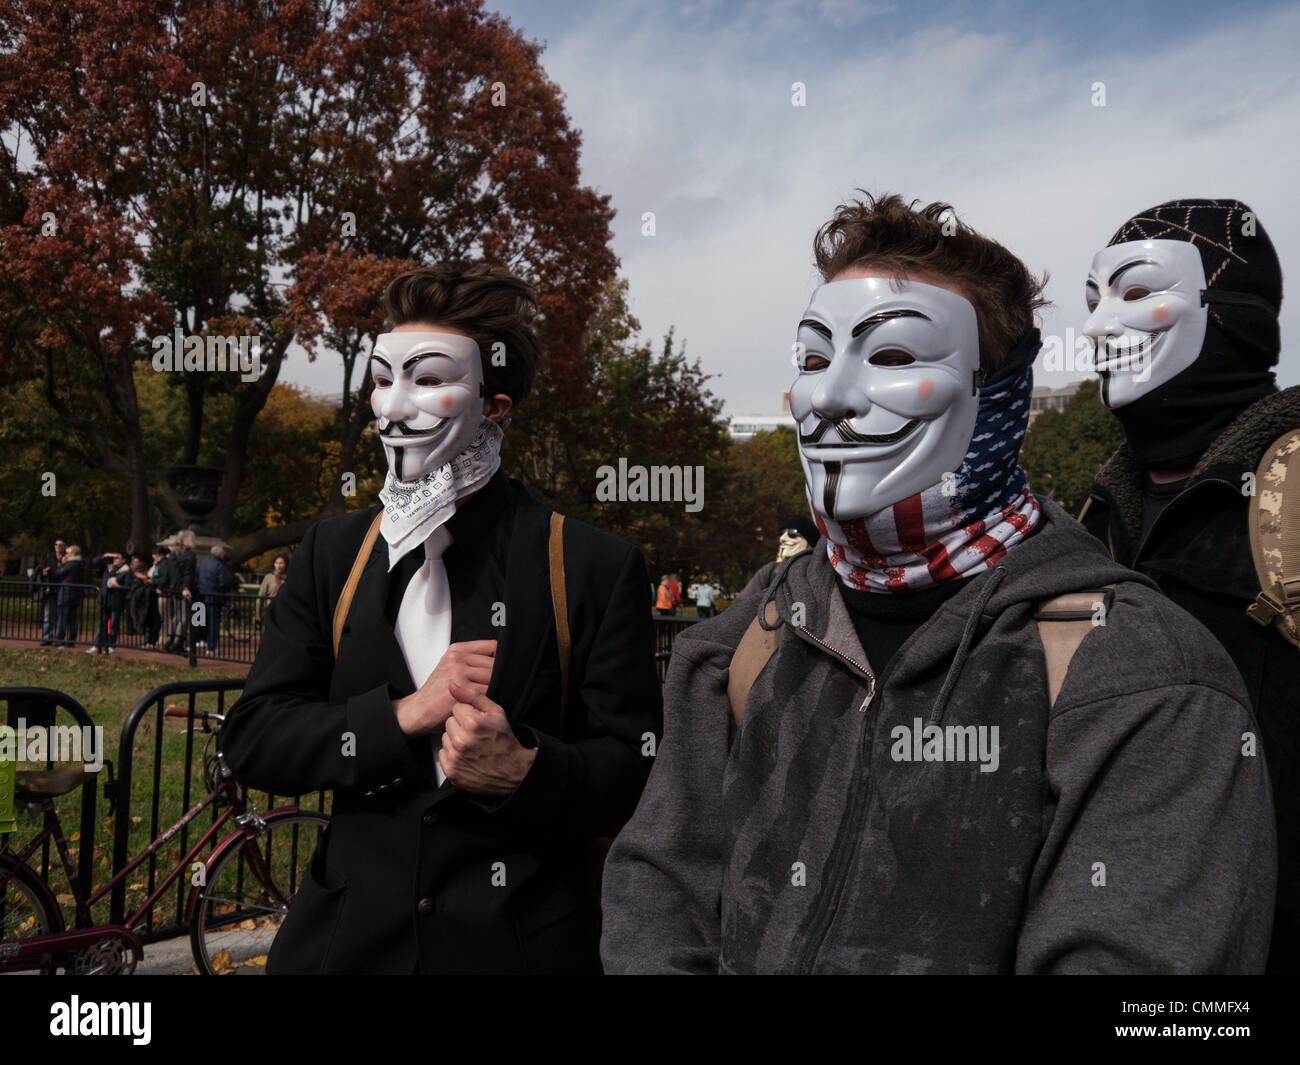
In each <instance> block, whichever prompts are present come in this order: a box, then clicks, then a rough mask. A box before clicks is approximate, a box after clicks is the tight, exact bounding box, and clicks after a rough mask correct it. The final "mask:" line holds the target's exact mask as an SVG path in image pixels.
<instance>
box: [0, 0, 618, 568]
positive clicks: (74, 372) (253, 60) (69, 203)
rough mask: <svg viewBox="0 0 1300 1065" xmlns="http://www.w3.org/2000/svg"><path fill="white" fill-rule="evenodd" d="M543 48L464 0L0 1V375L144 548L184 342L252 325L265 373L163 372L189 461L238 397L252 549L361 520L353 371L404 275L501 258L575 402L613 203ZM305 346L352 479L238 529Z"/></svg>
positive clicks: (226, 485)
mask: <svg viewBox="0 0 1300 1065" xmlns="http://www.w3.org/2000/svg"><path fill="white" fill-rule="evenodd" d="M539 54H540V46H538V45H537V44H534V43H531V42H528V41H525V40H524V39H523V38H522V37H521V36H520V35H519V34H518V33H517V32H516V31H514V30H513V29H511V27H510V26H509V25H508V24H507V22H506V21H505V20H504V19H501V18H500V17H498V16H495V15H492V14H489V13H486V12H485V11H484V10H483V7H482V5H481V3H476V2H473V0H351V2H347V0H344V2H338V3H330V2H325V0H283V2H280V3H272V2H268V0H242V2H240V0H225V2H222V0H218V2H213V3H203V4H196V3H185V2H176V0H114V2H112V3H103V2H102V0H67V2H63V3H59V4H49V3H47V2H42V0H0V368H2V372H3V374H4V376H5V378H6V379H7V380H9V381H16V380H31V379H35V380H36V381H37V382H38V384H39V387H40V392H41V394H42V395H43V397H44V401H45V402H46V403H47V404H48V405H49V407H50V412H51V416H52V417H54V418H56V419H58V420H59V422H60V424H61V425H63V426H64V427H65V428H66V431H67V432H68V433H69V434H74V435H75V436H76V438H77V440H78V442H79V444H80V446H82V447H84V448H87V449H89V450H90V451H91V453H93V454H95V455H97V456H98V457H99V459H100V461H101V462H102V463H103V465H104V467H105V468H106V469H107V470H109V471H110V472H112V473H113V474H114V475H115V476H116V477H118V478H119V479H120V480H121V481H123V482H124V483H125V485H126V486H127V489H128V491H129V492H130V498H131V512H132V519H131V539H132V541H133V543H134V545H136V546H142V545H144V544H147V543H148V542H149V541H150V540H151V539H152V538H153V535H154V530H155V528H160V527H167V526H170V527H175V526H176V525H178V524H180V523H181V521H182V520H183V512H182V511H181V508H180V506H179V504H178V502H177V499H176V495H175V492H174V490H173V489H172V487H171V485H170V484H169V483H168V480H167V476H166V475H167V470H165V469H160V468H154V467H152V466H151V464H150V463H149V462H148V461H147V460H146V455H145V451H146V449H145V447H144V442H143V440H142V437H141V433H142V430H141V419H140V409H139V400H138V396H137V394H136V389H135V383H134V378H133V368H134V367H135V366H136V365H137V364H140V363H148V362H150V360H151V358H152V355H153V352H154V350H155V349H154V346H153V344H152V338H154V337H163V336H166V337H170V336H171V335H173V332H174V330H175V329H177V328H180V329H181V330H183V332H184V333H185V334H187V335H205V334H207V335H213V336H218V335H221V336H224V335H237V334H238V335H258V336H260V337H261V361H262V364H263V366H264V367H265V369H264V371H263V372H262V374H261V376H260V377H259V378H258V379H257V380H255V381H247V382H245V381H241V380H240V378H239V375H237V374H232V373H228V372H227V373H221V372H219V371H218V372H205V373H181V374H168V375H167V376H168V378H169V385H170V387H175V388H178V389H182V390H184V393H185V397H186V404H185V409H186V411H187V412H188V424H187V431H186V433H185V445H184V447H183V449H182V451H181V453H180V454H178V455H177V456H176V459H177V461H178V462H179V463H181V464H192V463H194V462H195V461H196V458H197V456H198V454H199V450H200V444H201V442H202V440H203V434H204V429H205V426H204V403H205V400H207V399H208V398H210V397H211V396H213V395H215V394H217V393H228V394H229V395H230V396H231V399H232V402H233V407H234V416H233V418H232V419H230V421H229V429H228V436H227V439H226V441H225V447H224V454H225V473H224V476H223V479H222V482H221V487H220V493H219V497H218V501H217V506H216V509H215V510H214V511H213V513H212V515H211V516H210V518H209V519H208V524H209V526H210V527H211V528H213V530H214V531H216V532H217V533H219V534H223V535H225V536H226V537H227V538H228V539H229V540H230V542H231V544H232V547H233V549H234V555H235V557H236V558H244V557H248V556H250V555H254V554H258V553H261V552H263V551H266V550H268V549H270V548H272V547H276V546H280V545H283V544H287V543H291V542H294V541H296V540H297V539H299V538H300V537H301V535H302V533H303V532H304V531H305V530H306V528H307V527H308V526H309V525H310V524H311V523H312V522H313V521H315V520H318V519H319V518H320V517H321V516H324V515H325V514H329V513H338V512H341V511H343V510H344V509H346V508H347V507H348V505H349V500H347V499H345V497H344V494H343V490H342V485H343V479H342V476H341V475H342V474H343V473H345V472H347V471H350V470H352V469H353V468H354V459H355V455H356V448H357V445H358V443H359V441H360V438H361V431H362V429H363V428H364V426H365V424H366V422H367V421H368V420H369V418H370V417H371V414H370V410H369V402H368V389H369V384H368V382H367V383H366V384H364V385H362V386H361V387H360V389H359V390H354V389H352V387H351V383H352V379H353V370H354V369H355V368H356V363H357V360H358V358H359V357H362V356H364V354H365V353H366V352H367V351H368V347H369V343H370V341H371V340H372V339H373V337H374V336H375V335H376V334H377V333H379V332H381V331H382V328H383V323H382V316H381V313H380V310H379V304H380V300H379V296H380V294H381V292H382V290H383V287H384V285H385V284H386V283H387V282H388V281H389V280H390V279H391V278H392V277H394V276H395V275H396V274H398V273H400V272H402V271H403V270H405V269H410V268H413V267H416V266H420V265H426V264H429V263H432V262H438V261H452V262H468V261H470V260H474V259H485V260H487V261H490V262H494V263H499V264H502V265H505V266H507V267H509V268H510V269H512V270H513V271H514V272H515V273H517V274H518V275H520V276H522V277H524V278H526V279H527V280H529V281H530V282H531V283H532V284H533V285H534V286H535V287H536V289H537V292H538V294H539V299H540V304H541V307H542V310H543V314H544V321H543V323H542V333H543V340H544V343H545V345H546V348H547V351H548V352H549V354H550V358H551V361H552V366H553V368H554V370H555V371H558V372H554V373H553V376H552V381H553V387H554V388H555V389H556V390H557V391H558V392H559V394H561V395H565V396H567V398H568V399H569V400H570V401H571V402H580V401H581V396H582V389H583V387H584V385H583V383H582V381H581V377H580V375H578V374H576V373H572V374H566V373H565V372H564V371H565V369H566V368H568V369H575V368H576V367H577V366H578V364H579V363H580V362H581V359H582V353H583V334H584V329H585V327H586V323H587V320H588V318H589V317H590V316H591V314H592V312H593V310H594V309H595V307H596V306H597V303H598V301H599V299H600V296H601V293H602V291H603V290H604V289H605V286H606V285H607V283H608V282H609V280H610V279H611V278H612V276H613V273H614V269H615V267H616V265H617V263H616V260H615V258H614V256H613V254H612V252H611V251H610V250H609V247H608V243H609V236H610V233H609V223H610V220H611V218H612V214H613V212H612V210H611V208H610V206H609V204H608V197H604V196H598V195H596V194H595V193H594V192H593V191H592V190H590V189H588V188H584V187H583V186H582V185H581V184H580V179H579V172H578V158H579V147H580V139H579V136H578V133H577V132H576V131H574V130H572V129H570V128H569V124H568V118H567V116H566V115H565V112H564V108H563V97H562V95H561V93H560V91H559V89H558V88H557V87H556V86H555V85H554V84H553V83H552V82H550V81H549V80H548V78H547V77H546V75H545V73H544V72H543V70H542V68H541V66H540V63H539ZM298 345H300V346H301V349H302V350H304V351H305V352H306V353H307V355H308V357H315V352H316V351H317V350H318V348H319V347H320V346H321V345H324V346H326V347H327V348H328V349H330V350H331V351H332V352H334V353H336V354H337V355H338V356H341V365H340V385H341V392H342V393H343V396H344V399H343V404H342V408H341V410H340V411H339V414H338V417H339V435H340V440H341V446H340V448H339V449H338V453H337V459H336V466H337V470H336V476H335V478H334V483H335V486H336V487H335V490H334V493H333V496H332V497H331V499H330V500H329V502H328V504H327V505H326V507H325V508H324V509H323V510H322V511H321V513H319V514H315V515H312V516H310V517H303V518H300V519H295V520H292V521H289V522H287V523H285V524H282V525H278V526H275V527H272V528H264V529H259V530H254V531H250V532H245V531H244V530H241V529H238V528H236V527H235V512H236V506H237V504H238V501H239V495H240V489H241V485H242V484H243V483H244V479H245V472H246V470H247V469H248V467H249V464H250V463H252V462H274V461H276V456H274V455H263V454H255V453H253V452H252V451H251V450H250V440H252V439H254V436H253V433H252V430H253V426H254V423H255V421H256V419H257V417H258V415H259V414H260V413H261V412H262V410H263V408H264V407H265V405H266V403H267V400H268V397H269V395H270V393H271V389H272V388H273V386H274V385H275V383H276V381H277V380H278V379H279V376H280V372H281V370H282V368H283V366H284V361H285V359H286V357H287V356H289V355H290V351H291V347H294V352H295V354H294V356H293V357H302V356H301V355H300V354H298V350H299V349H298V347H297V346H298ZM56 459H57V456H56ZM55 468H56V469H57V461H56V462H55ZM33 476H34V477H35V476H39V474H38V472H37V471H33ZM369 502H370V501H369V500H362V499H357V500H354V501H351V505H353V506H359V505H363V504H368V503H369ZM240 533H244V534H243V535H239V534H240Z"/></svg>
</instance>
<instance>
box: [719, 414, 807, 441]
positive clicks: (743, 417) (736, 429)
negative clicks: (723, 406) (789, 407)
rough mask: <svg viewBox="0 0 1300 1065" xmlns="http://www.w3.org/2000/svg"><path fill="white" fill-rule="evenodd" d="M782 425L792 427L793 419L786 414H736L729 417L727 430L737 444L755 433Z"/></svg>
mask: <svg viewBox="0 0 1300 1065" xmlns="http://www.w3.org/2000/svg"><path fill="white" fill-rule="evenodd" d="M783 425H784V426H785V427H786V428H787V429H793V428H794V419H793V418H791V417H790V415H788V414H737V415H735V416H734V417H733V418H732V419H731V424H730V426H729V427H728V431H729V432H730V433H731V439H732V440H734V441H735V442H736V443H737V444H743V443H744V442H745V441H746V440H749V439H751V438H752V437H753V436H754V434H755V433H761V432H763V431H765V430H771V429H779V428H780V427H781V426H783Z"/></svg>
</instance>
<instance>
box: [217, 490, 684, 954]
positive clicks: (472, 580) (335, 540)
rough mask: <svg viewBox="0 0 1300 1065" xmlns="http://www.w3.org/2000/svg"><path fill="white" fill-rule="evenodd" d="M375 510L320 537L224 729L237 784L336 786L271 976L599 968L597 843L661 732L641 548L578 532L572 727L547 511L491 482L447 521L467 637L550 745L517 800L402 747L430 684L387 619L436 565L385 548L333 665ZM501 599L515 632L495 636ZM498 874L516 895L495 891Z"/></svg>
mask: <svg viewBox="0 0 1300 1065" xmlns="http://www.w3.org/2000/svg"><path fill="white" fill-rule="evenodd" d="M375 513H376V510H374V509H372V510H369V511H365V512H361V513H354V514H349V515H347V516H345V517H341V518H333V519H329V520H327V521H323V522H321V523H319V524H317V525H315V526H314V527H313V528H312V529H310V530H309V531H308V533H307V535H306V537H305V538H304V539H303V542H302V545H301V547H300V548H299V549H298V551H297V552H296V553H295V554H294V559H293V566H292V567H291V568H290V571H289V578H288V580H287V581H286V582H285V584H284V585H283V587H282V588H281V589H280V591H279V593H278V594H277V595H276V597H275V599H274V600H272V603H271V606H270V609H269V611H268V614H267V624H266V632H265V635H264V636H263V639H262V644H261V647H260V648H259V651H258V657H257V660H256V662H255V663H254V665H253V668H252V671H251V672H250V674H249V677H248V683H247V685H246V686H245V688H244V694H243V696H242V697H241V698H240V700H239V702H238V703H237V704H236V706H235V707H234V708H233V709H232V711H231V714H230V717H229V720H228V721H227V723H226V726H225V728H224V730H223V735H222V750H223V751H224V753H225V756H226V759H227V761H228V762H229V764H230V765H231V767H232V768H233V769H234V770H235V773H236V775H237V776H238V777H239V779H240V780H241V782H243V783H245V784H247V785H249V786H252V787H257V788H264V789H268V790H273V791H275V792H277V793H278V794H281V795H285V794H300V793H305V792H308V791H311V790H314V789H317V788H327V789H333V792H334V804H333V820H332V824H331V826H330V829H329V831H328V832H327V833H326V834H325V835H324V837H323V838H322V843H321V845H320V846H319V848H318V851H317V853H316V855H315V856H314V857H313V861H312V865H311V873H310V875H309V876H308V877H307V878H306V879H305V880H304V883H303V887H302V890H301V892H300V894H299V896H298V897H297V899H295V902H294V905H293V908H292V909H291V910H290V913H289V916H288V917H287V918H286V920H285V923H284V925H283V926H282V927H281V930H280V932H279V934H278V936H277V938H276V940H275V943H274V946H273V948H272V951H271V954H270V958H269V962H268V971H269V972H281V973H284V972H328V973H338V972H366V973H411V972H412V971H413V970H414V969H415V968H416V967H417V964H418V966H419V968H420V970H421V971H423V972H442V973H502V972H581V971H599V955H598V944H599V936H600V912H599V885H598V883H597V879H596V876H595V874H594V870H593V867H592V864H591V861H590V858H589V856H588V853H587V850H588V845H589V840H590V839H591V838H592V837H594V836H600V835H610V834H613V833H614V832H616V831H617V830H618V829H619V827H620V826H621V825H622V823H623V822H624V821H626V819H627V818H628V817H629V816H630V815H631V813H632V811H633V809H635V807H636V803H637V799H638V798H639V797H640V794H641V789H642V787H643V785H644V783H645V778H646V776H647V774H648V773H649V770H650V764H651V759H650V757H647V756H646V755H645V754H643V751H649V750H652V749H653V747H654V744H652V743H650V742H648V741H649V737H650V736H651V735H653V736H654V737H656V741H655V742H656V743H657V737H658V735H659V734H660V731H661V728H662V700H661V696H660V690H659V684H658V680H657V678H656V674H655V668H654V639H653V621H652V619H651V615H650V612H649V611H648V610H647V609H646V606H645V599H644V596H643V594H642V589H643V588H644V586H645V584H646V582H647V580H648V577H647V573H646V568H645V562H644V559H643V557H642V555H641V552H640V551H639V550H638V549H637V548H635V547H633V546H631V545H629V544H626V543H623V542H621V541H619V540H616V539H614V538H613V537H610V536H608V535H606V534H605V533H602V532H600V531H598V530H597V529H594V528H592V527H591V526H589V525H586V524H583V523H582V522H577V521H567V522H566V523H565V552H564V555H565V566H566V571H567V581H566V586H567V589H568V616H569V627H570V634H571V641H572V653H571V665H570V675H569V701H568V712H567V716H566V717H565V719H564V721H563V723H562V722H561V711H560V698H559V696H560V677H559V663H558V656H557V651H556V638H555V623H554V618H553V614H552V607H551V598H550V584H549V581H548V568H549V565H548V554H547V533H548V521H549V514H550V512H549V511H548V510H547V509H546V508H545V507H543V506H542V505H541V504H540V503H538V502H537V501H536V500H535V499H533V498H532V497H531V496H530V495H529V494H528V493H527V492H526V491H525V490H524V489H523V488H522V487H521V486H520V485H519V484H518V483H517V482H515V481H511V480H508V479H507V478H506V477H505V476H504V475H503V474H501V473H500V472H499V471H498V473H497V474H496V475H495V476H494V477H493V478H492V479H491V480H490V481H489V482H488V484H487V485H485V486H484V487H483V488H482V489H480V490H479V491H478V492H477V493H475V494H474V495H473V496H471V497H470V499H469V500H467V501H465V502H464V503H462V504H461V506H460V508H459V509H458V511H457V512H456V514H455V515H453V517H452V518H451V520H450V522H449V523H448V528H449V530H450V531H451V533H452V536H453V538H454V542H453V543H452V545H451V546H450V547H449V548H448V549H447V551H446V553H445V554H444V555H443V562H444V565H445V567H446V571H447V578H448V583H449V585H450V589H451V595H452V632H451V639H452V642H460V641H463V640H471V639H497V640H499V641H500V642H499V644H498V648H497V656H496V663H495V667H494V669H493V671H492V679H491V683H490V685H489V687H488V692H487V695H488V697H489V698H490V699H493V700H495V701H496V702H497V703H499V704H500V705H501V706H502V707H503V708H504V709H505V711H506V713H507V715H508V716H509V718H510V720H511V722H512V723H513V724H514V727H515V731H516V734H517V735H518V736H519V737H520V739H521V741H522V742H524V743H525V745H528V746H536V747H537V751H538V753H537V757H536V760H535V761H534V763H533V765H532V767H531V769H530V770H529V773H528V775H527V777H526V778H525V779H524V782H523V784H521V785H520V787H519V789H518V790H517V791H516V792H515V793H514V794H513V795H511V796H509V797H508V798H506V799H505V800H504V801H503V800H501V799H495V798H491V797H486V796H475V795H472V794H469V793H467V792H464V791H461V790H460V789H458V788H456V787H455V786H454V785H453V784H451V783H446V784H444V785H443V786H442V787H441V788H438V787H436V786H435V783H434V780H433V779H432V775H433V772H434V756H433V746H432V743H431V741H430V738H429V737H427V736H426V737H419V738H415V739H408V738H407V737H406V736H405V735H404V734H403V733H402V732H401V730H400V728H399V727H398V724H397V719H396V715H395V713H394V711H393V706H392V704H393V701H394V700H396V699H398V698H401V697H402V696H405V695H408V694H410V693H411V692H412V691H414V689H415V685H414V683H413V682H412V680H411V677H410V674H409V671H408V670H407V667H406V663H405V660H404V659H403V657H402V653H401V650H400V648H399V647H398V644H397V641H396V638H395V637H394V635H393V623H394V620H395V619H396V615H397V609H398V607H399V606H400V603H401V596H402V592H403V590H404V589H405V586H406V584H407V583H408V582H409V580H410V577H411V574H412V573H413V572H414V570H415V568H416V567H417V566H418V565H419V563H420V562H421V561H422V559H423V554H422V552H420V551H419V550H418V549H417V550H416V551H414V552H412V553H411V554H410V555H408V556H406V558H404V559H403V560H402V561H401V562H400V563H399V564H398V565H397V566H396V567H395V568H394V569H393V570H392V571H391V572H389V571H388V569H387V566H388V550H387V545H386V544H385V542H384V540H383V538H382V537H380V538H379V539H378V541H377V542H376V547H375V549H374V551H373V552H372V554H371V556H370V559H369V561H368V563H367V565H366V568H365V570H364V572H363V575H362V577H361V581H360V583H359V585H358V586H357V590H356V594H355V597H354V599H353V602H352V607H351V610H350V612H349V614H348V621H347V625H346V626H345V628H344V630H343V636H342V639H341V641H340V646H339V656H338V661H337V662H334V661H333V657H332V653H331V621H332V615H333V610H334V605H335V603H336V602H337V600H338V598H339V594H340V591H341V589H342V587H343V584H344V582H345V580H346V579H347V576H348V572H349V570H350V569H351V567H352V563H353V560H354V558H355V557H356V554H357V552H358V550H359V548H360V544H361V540H362V537H363V535H364V534H365V531H366V529H367V527H368V526H369V524H370V521H371V519H372V518H373V516H374V514H375ZM498 596H500V602H503V603H504V620H505V621H506V624H505V625H503V626H497V625H494V624H493V623H492V622H493V616H494V615H496V617H497V619H498V620H499V619H500V618H501V612H500V610H498V609H496V606H497V597H498ZM345 732H350V733H352V734H353V736H354V737H355V755H354V756H351V757H349V756H345V755H344V754H343V753H342V743H343V734H344V733H345ZM497 863H504V864H503V865H498V864H497ZM494 868H495V869H496V870H504V872H505V877H506V883H505V885H504V886H493V884H492V875H493V872H494ZM330 929H333V930H334V931H333V933H332V934H331V933H330Z"/></svg>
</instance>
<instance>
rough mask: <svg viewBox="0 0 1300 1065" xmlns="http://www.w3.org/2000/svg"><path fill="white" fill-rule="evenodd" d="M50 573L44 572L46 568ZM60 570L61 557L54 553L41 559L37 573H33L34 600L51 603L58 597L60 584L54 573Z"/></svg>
mask: <svg viewBox="0 0 1300 1065" xmlns="http://www.w3.org/2000/svg"><path fill="white" fill-rule="evenodd" d="M47 566H48V567H49V570H50V572H49V573H45V572H43V571H44V570H45V568H46V567H47ZM58 568H59V557H58V555H56V554H55V553H54V552H53V551H51V552H50V553H49V554H48V555H46V556H45V557H44V558H43V559H41V561H40V563H39V564H38V565H37V567H36V570H35V572H33V573H32V592H33V596H32V598H34V599H36V601H37V602H41V603H43V602H49V601H50V600H52V599H54V598H55V596H57V595H58V592H59V582H58V579H57V578H56V577H55V576H54V571H55V570H57V569H58Z"/></svg>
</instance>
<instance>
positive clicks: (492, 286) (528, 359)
mask: <svg viewBox="0 0 1300 1065" xmlns="http://www.w3.org/2000/svg"><path fill="white" fill-rule="evenodd" d="M536 312H537V298H536V296H535V295H534V294H533V290H532V288H531V287H530V286H529V285H528V283H527V282H526V281H522V280H520V279H519V278H517V277H515V276H514V275H513V274H511V273H510V272H509V271H508V270H505V269H502V268H501V267H496V266H488V265H486V264H483V263H478V264H475V265H473V266H468V267H457V266H452V265H448V264H442V265H438V266H427V267H423V268H422V269H419V270H412V271H410V272H409V273H405V274H402V275H401V276H400V277H397V278H394V279H393V281H392V282H390V284H389V285H388V288H387V289H385V290H384V313H385V314H386V315H387V316H388V320H389V321H390V322H391V323H392V324H393V325H395V326H397V325H407V324H409V323H412V322H427V323H428V324H430V325H447V326H454V327H455V328H457V329H459V330H461V331H462V332H463V333H465V334H466V335H467V336H469V337H471V338H472V339H473V340H474V342H475V343H476V344H478V349H479V358H480V359H481V360H482V363H483V381H484V387H485V390H486V392H487V394H488V395H489V396H494V395H496V394H497V393H498V392H504V393H505V394H506V395H507V396H509V397H510V400H511V402H512V403H514V405H515V406H518V405H519V403H520V401H521V400H522V399H523V398H524V397H525V396H526V395H528V393H529V391H530V390H531V389H532V387H533V378H534V376H536V374H537V369H538V367H539V366H540V365H541V363H542V360H543V353H542V345H541V341H539V340H538V339H537V333H536V332H535V331H534V329H533V315H534V314H535V313H536ZM498 343H500V344H503V345H505V354H504V358H501V359H495V360H494V358H493V354H494V351H493V346H494V345H495V344H498ZM494 362H498V363H503V365H494Z"/></svg>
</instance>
